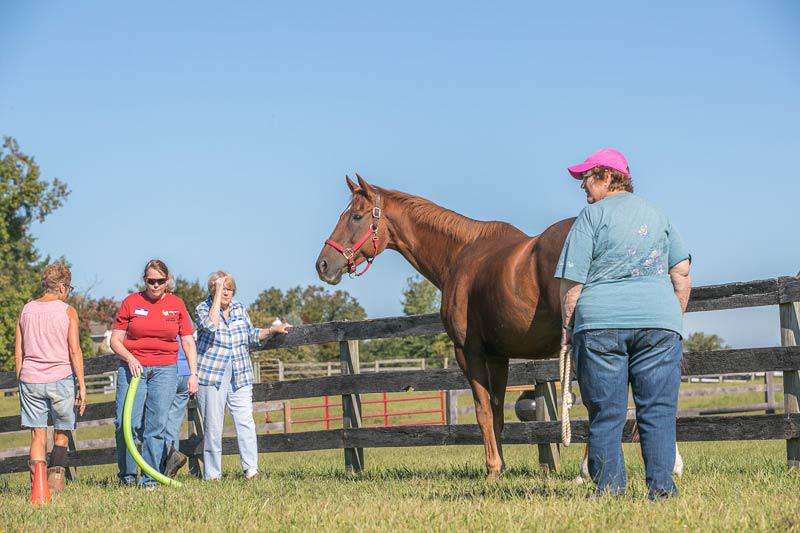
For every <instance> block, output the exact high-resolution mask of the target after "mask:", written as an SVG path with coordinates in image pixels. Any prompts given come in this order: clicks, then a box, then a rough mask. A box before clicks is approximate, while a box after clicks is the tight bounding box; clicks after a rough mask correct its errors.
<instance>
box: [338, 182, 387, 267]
mask: <svg viewBox="0 0 800 533" xmlns="http://www.w3.org/2000/svg"><path fill="white" fill-rule="evenodd" d="M380 204H381V197H380V195H378V197H377V200H376V202H375V207H373V208H372V224H370V225H369V229H368V230H367V232H366V233H364V236H363V237H361V238H360V239H358V242H356V243H355V244H354V245H353V246H352V248H345V247H344V246H342V245H341V244H339V243H338V242H336V241H334V240H333V239H328V240H326V241H325V244H327V245H328V246H330V247H331V248H333V249H334V250H336V251H337V252H339V253H340V254H342V255H343V256H344V258H345V259H347V273H348V274H349V275H350V277H351V278H352V277H356V276H363V275H364V274H366V273H367V270H369V269H370V267H371V266H372V262H373V261H375V256H376V255H378V222H380V220H381V214H382V213H381V208H380ZM370 237H371V238H372V256H371V257H370V256H367V266H366V268H364V270H362V271H361V272H357V271H356V260H355V256H356V252H358V250H360V249H361V247H362V246H364V243H366V242H367V240H368V239H369V238H370Z"/></svg>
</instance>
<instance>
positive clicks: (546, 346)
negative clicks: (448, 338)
mask: <svg viewBox="0 0 800 533" xmlns="http://www.w3.org/2000/svg"><path fill="white" fill-rule="evenodd" d="M573 220H574V219H568V220H562V221H560V222H557V223H556V224H553V225H552V226H550V227H549V228H547V229H546V230H545V231H544V232H542V233H541V234H540V235H538V236H535V237H530V236H528V235H525V234H524V233H522V232H520V231H519V230H516V228H515V230H516V231H514V232H508V233H507V234H505V235H497V236H495V237H494V238H486V239H479V240H478V241H476V242H475V243H474V245H472V246H470V247H469V248H468V249H465V250H464V251H463V252H462V254H461V255H460V256H459V257H458V258H457V261H456V266H455V267H454V268H455V271H454V276H453V278H452V281H453V282H452V283H451V284H450V287H449V292H450V294H449V295H444V294H443V296H444V300H443V301H444V302H445V303H448V300H449V304H450V305H449V306H447V307H448V309H445V307H443V311H445V313H444V314H448V311H449V309H452V310H462V311H461V313H462V315H463V316H462V317H460V320H459V317H455V316H453V317H450V320H449V321H450V322H452V323H453V326H456V327H457V326H459V324H458V323H459V322H464V321H466V323H463V324H460V326H461V327H458V329H459V330H461V334H462V335H461V336H464V337H466V336H467V335H468V336H471V337H476V336H477V337H478V338H477V339H474V340H477V341H479V342H480V343H481V345H482V348H483V349H484V351H485V352H486V353H487V355H490V356H495V357H504V358H506V357H520V358H525V357H531V358H538V357H543V356H549V355H551V352H552V351H554V350H556V349H557V347H558V339H559V337H560V329H561V315H560V313H561V311H560V303H559V289H558V282H557V280H555V278H553V275H554V273H555V267H556V263H557V261H558V256H559V254H560V253H561V248H562V246H563V243H564V239H565V238H566V235H567V233H568V232H569V228H570V227H571V225H572V221H573ZM464 310H465V311H464ZM447 318H448V317H445V319H446V321H447ZM454 340H456V339H454Z"/></svg>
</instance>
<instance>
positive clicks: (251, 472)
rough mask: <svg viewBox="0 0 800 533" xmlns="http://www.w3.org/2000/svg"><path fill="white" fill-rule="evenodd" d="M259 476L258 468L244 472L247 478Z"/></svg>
mask: <svg viewBox="0 0 800 533" xmlns="http://www.w3.org/2000/svg"><path fill="white" fill-rule="evenodd" d="M256 476H258V468H250V469H248V470H247V472H245V473H244V478H245V479H253V478H255V477H256Z"/></svg>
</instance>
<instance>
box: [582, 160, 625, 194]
mask: <svg viewBox="0 0 800 533" xmlns="http://www.w3.org/2000/svg"><path fill="white" fill-rule="evenodd" d="M583 176H584V177H585V178H589V177H594V178H595V179H599V180H605V178H606V176H609V179H610V180H611V181H610V182H609V184H608V190H609V191H628V192H633V178H631V176H630V173H629V174H627V175H626V174H623V173H622V172H620V171H619V170H614V169H613V168H609V167H603V166H598V167H594V168H592V169H589V170H587V171H586V172H584V174H583Z"/></svg>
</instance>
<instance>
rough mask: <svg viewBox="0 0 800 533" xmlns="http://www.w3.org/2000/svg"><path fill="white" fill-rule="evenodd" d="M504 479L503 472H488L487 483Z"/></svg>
mask: <svg viewBox="0 0 800 533" xmlns="http://www.w3.org/2000/svg"><path fill="white" fill-rule="evenodd" d="M501 477H503V470H491V471H489V472H486V481H497V480H498V479H500V478H501Z"/></svg>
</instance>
